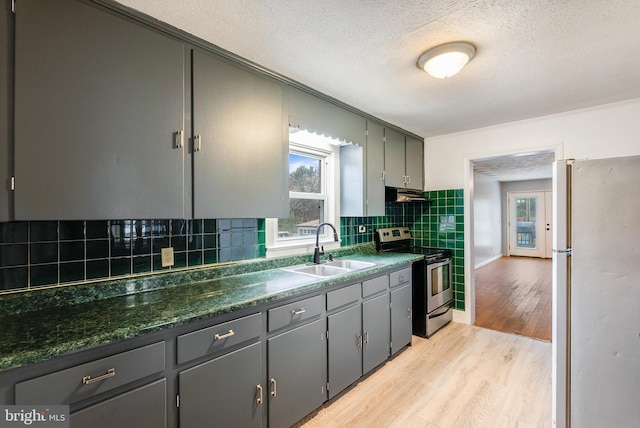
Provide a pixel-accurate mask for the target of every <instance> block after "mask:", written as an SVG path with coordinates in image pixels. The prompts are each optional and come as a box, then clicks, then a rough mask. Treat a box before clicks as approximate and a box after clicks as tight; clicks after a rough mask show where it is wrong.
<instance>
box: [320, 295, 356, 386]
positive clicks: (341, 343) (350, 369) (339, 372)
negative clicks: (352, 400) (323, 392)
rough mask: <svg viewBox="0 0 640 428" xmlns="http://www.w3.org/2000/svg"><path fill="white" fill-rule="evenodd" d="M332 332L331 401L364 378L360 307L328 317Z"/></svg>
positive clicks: (330, 348) (329, 339)
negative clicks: (361, 377)
mask: <svg viewBox="0 0 640 428" xmlns="http://www.w3.org/2000/svg"><path fill="white" fill-rule="evenodd" d="M327 331H328V332H329V334H328V336H329V338H328V340H327V347H328V364H329V371H328V385H329V386H328V389H329V398H333V397H335V396H336V395H337V394H338V393H339V392H341V391H342V390H344V389H345V388H346V387H348V386H349V385H351V384H352V383H353V382H355V381H356V380H358V379H359V378H360V376H362V309H361V305H360V303H358V304H356V305H355V306H352V307H350V308H348V309H345V310H342V311H340V312H337V313H335V314H333V315H329V316H328V317H327Z"/></svg>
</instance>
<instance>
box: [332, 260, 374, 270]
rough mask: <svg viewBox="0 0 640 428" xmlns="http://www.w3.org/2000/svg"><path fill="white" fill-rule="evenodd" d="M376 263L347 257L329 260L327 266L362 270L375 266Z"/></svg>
mask: <svg viewBox="0 0 640 428" xmlns="http://www.w3.org/2000/svg"><path fill="white" fill-rule="evenodd" d="M375 265H376V264H375V263H371V262H362V261H360V260H347V259H338V260H332V261H330V262H327V264H326V266H336V267H339V268H344V269H349V270H360V269H366V268H368V267H371V266H375Z"/></svg>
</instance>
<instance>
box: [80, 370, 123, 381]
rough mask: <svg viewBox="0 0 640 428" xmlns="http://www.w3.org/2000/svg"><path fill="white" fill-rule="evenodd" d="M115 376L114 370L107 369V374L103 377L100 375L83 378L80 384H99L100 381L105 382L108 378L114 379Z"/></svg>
mask: <svg viewBox="0 0 640 428" xmlns="http://www.w3.org/2000/svg"><path fill="white" fill-rule="evenodd" d="M115 375H116V369H109V370H107V372H106V373H105V374H103V375H100V376H98V377H93V378H92V377H91V376H85V377H83V378H82V383H83V384H85V385H89V384H92V383H95V382H100V381H101V380H105V379H108V378H110V377H114V376H115Z"/></svg>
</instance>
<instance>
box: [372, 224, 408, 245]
mask: <svg viewBox="0 0 640 428" xmlns="http://www.w3.org/2000/svg"><path fill="white" fill-rule="evenodd" d="M376 233H377V234H378V239H379V241H380V242H394V241H403V240H406V239H411V233H410V232H409V228H408V227H387V228H383V229H378V230H377V231H376Z"/></svg>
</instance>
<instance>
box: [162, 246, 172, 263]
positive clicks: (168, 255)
mask: <svg viewBox="0 0 640 428" xmlns="http://www.w3.org/2000/svg"><path fill="white" fill-rule="evenodd" d="M160 254H161V256H162V267H167V266H173V263H174V261H173V247H167V248H162V249H161V250H160Z"/></svg>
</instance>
